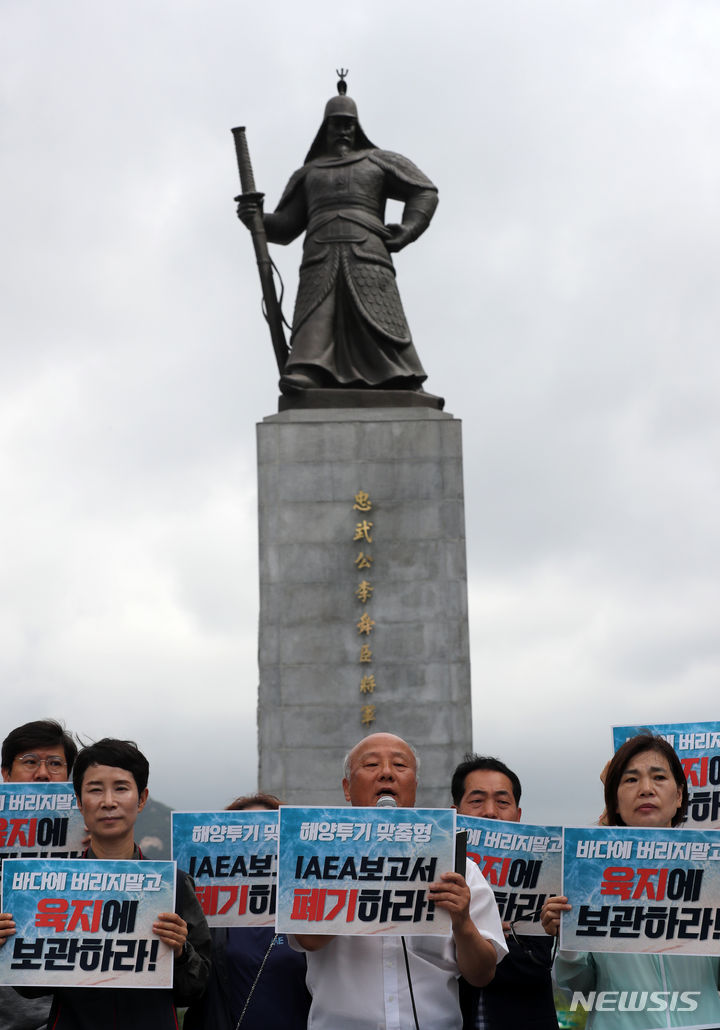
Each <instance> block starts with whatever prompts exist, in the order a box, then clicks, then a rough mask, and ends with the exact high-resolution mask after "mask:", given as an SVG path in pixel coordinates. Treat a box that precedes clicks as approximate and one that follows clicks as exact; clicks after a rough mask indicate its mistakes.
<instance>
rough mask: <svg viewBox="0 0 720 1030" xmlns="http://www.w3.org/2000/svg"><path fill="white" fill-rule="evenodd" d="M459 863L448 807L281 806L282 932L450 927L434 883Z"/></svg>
mask: <svg viewBox="0 0 720 1030" xmlns="http://www.w3.org/2000/svg"><path fill="white" fill-rule="evenodd" d="M454 863H455V812H454V810H453V809H444V808H389V809H388V808H301V807H294V806H291V805H283V807H282V808H281V809H280V844H279V850H278V907H277V908H278V910H277V921H276V927H277V929H278V931H279V932H281V933H301V934H302V933H327V934H394V935H398V934H404V933H421V934H447V933H449V932H450V916H449V914H448V913H447V912H446V911H444V910H443V909H440V908H436V907H435V905H434V903H433V902H432V901H430V900H429V899H428V897H427V887H428V885H429V884H430V883H433V882H434V881H436V880H438V879H439V878H440V876H441V874H442V873H444V872H449V871H451V870H452V869H453V868H454Z"/></svg>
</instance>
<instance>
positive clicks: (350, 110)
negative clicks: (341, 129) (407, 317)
mask: <svg viewBox="0 0 720 1030" xmlns="http://www.w3.org/2000/svg"><path fill="white" fill-rule="evenodd" d="M333 115H341V116H344V117H345V118H355V120H357V116H358V113H357V104H356V103H355V101H354V100H353V98H352V97H349V96H348V95H347V93H341V94H340V96H337V97H330V99H329V100H328V102H327V104H325V117H324V119H323V120H324V121H327V120H328V118H331V117H332V116H333Z"/></svg>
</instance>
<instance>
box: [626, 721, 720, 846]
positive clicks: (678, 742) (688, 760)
mask: <svg viewBox="0 0 720 1030" xmlns="http://www.w3.org/2000/svg"><path fill="white" fill-rule="evenodd" d="M612 732H613V747H614V749H615V751H617V749H618V748H619V747H620V745H621V744H624V743H625V741H626V740H628V739H629V738H630V737H635V736H637V734H638V733H648V732H649V733H653V734H656V735H658V736H660V737H663V738H664V739H665V740H667V742H668V743H669V744H670V745H671V747H673V748H675V750H676V751H677V754H678V757H679V759H680V761H681V762H682V767H683V770H684V772H685V778H686V779H687V785H688V794H689V795H690V803H689V805H688V814H687V819H686V821H685V825H686V826H696V827H698V829H703V830H711V829H713V830H716V829H720V722H674V723H659V724H656V725H653V726H613V731H612Z"/></svg>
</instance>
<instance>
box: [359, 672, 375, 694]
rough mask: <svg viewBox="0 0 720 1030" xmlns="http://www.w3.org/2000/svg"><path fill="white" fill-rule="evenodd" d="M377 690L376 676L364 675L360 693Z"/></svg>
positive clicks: (370, 692) (371, 692) (369, 692)
mask: <svg viewBox="0 0 720 1030" xmlns="http://www.w3.org/2000/svg"><path fill="white" fill-rule="evenodd" d="M374 692H375V677H374V676H372V675H370V676H363V678H362V679H361V680H360V693H361V694H373V693H374Z"/></svg>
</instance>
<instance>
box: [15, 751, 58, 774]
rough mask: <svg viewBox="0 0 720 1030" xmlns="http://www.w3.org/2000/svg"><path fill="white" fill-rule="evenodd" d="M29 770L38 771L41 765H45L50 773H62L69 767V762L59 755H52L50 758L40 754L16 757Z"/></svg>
mask: <svg viewBox="0 0 720 1030" xmlns="http://www.w3.org/2000/svg"><path fill="white" fill-rule="evenodd" d="M16 761H18V762H19V763H20V765H21V766H22V767H23V769H27V771H28V772H36V771H37V770H38V769H39V768H40V766H41V765H44V766H45V768H46V769H47V771H48V772H49V773H61V772H64V771H65V770H66V769H67V762H66V761H65V759H64V758H58V756H57V755H50V757H49V758H40V756H39V755H20V757H19V758H18V759H16Z"/></svg>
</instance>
